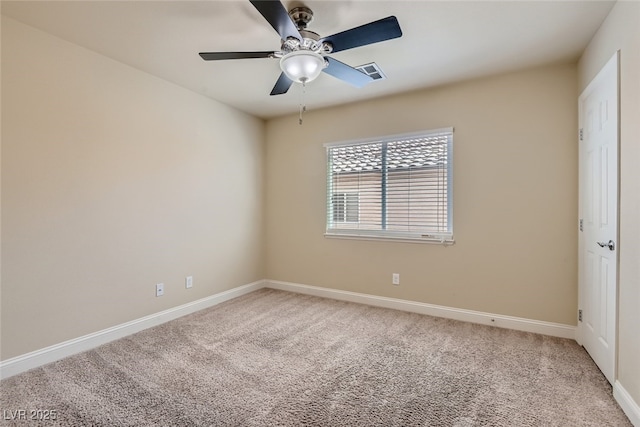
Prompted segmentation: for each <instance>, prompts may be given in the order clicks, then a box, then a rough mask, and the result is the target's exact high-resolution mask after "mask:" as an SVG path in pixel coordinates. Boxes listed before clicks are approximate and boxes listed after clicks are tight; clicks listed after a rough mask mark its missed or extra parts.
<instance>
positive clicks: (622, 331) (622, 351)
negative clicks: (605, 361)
mask: <svg viewBox="0 0 640 427" xmlns="http://www.w3.org/2000/svg"><path fill="white" fill-rule="evenodd" d="M617 50H620V95H621V96H620V238H619V244H618V248H619V252H618V253H619V263H620V271H619V277H618V279H619V302H620V303H619V311H618V316H619V317H618V325H619V335H618V381H619V382H620V384H622V386H623V387H624V388H625V389H626V390H627V391H628V392H629V394H630V395H631V397H632V398H633V399H634V400H635V402H636V404H638V405H640V262H639V261H640V168H639V167H638V166H639V165H640V3H639V2H631V1H619V2H618V3H616V5H615V6H614V8H613V9H612V10H611V13H610V14H609V16H608V17H607V19H606V20H605V22H604V23H603V24H602V27H601V28H600V30H599V31H598V33H597V34H596V35H595V37H594V38H593V40H591V43H589V46H588V47H587V49H586V50H585V52H584V54H583V56H582V58H581V59H580V62H579V64H578V76H579V88H580V91H582V90H584V88H586V86H587V85H588V84H589V82H590V81H591V79H593V77H595V75H596V74H597V73H598V71H599V70H600V69H601V68H602V67H603V66H604V64H605V63H606V62H607V61H608V60H609V59H610V58H611V57H612V56H613V55H614V54H615V52H616V51H617Z"/></svg>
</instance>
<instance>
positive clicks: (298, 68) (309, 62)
mask: <svg viewBox="0 0 640 427" xmlns="http://www.w3.org/2000/svg"><path fill="white" fill-rule="evenodd" d="M324 67H326V63H325V60H324V58H323V57H322V55H320V54H319V53H316V52H313V51H311V50H297V51H295V52H291V53H288V54H286V55H285V56H283V57H282V59H280V68H281V69H282V71H283V72H284V73H285V75H286V76H287V77H289V79H291V80H292V81H294V82H297V83H308V82H310V81H312V80H315V78H316V77H318V76H319V75H320V73H321V72H322V69H323V68H324Z"/></svg>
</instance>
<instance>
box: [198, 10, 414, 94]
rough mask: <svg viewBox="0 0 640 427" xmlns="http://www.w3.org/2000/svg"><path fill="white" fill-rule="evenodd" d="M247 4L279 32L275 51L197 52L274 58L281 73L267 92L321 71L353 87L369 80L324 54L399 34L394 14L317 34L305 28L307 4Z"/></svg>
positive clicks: (284, 88)
mask: <svg viewBox="0 0 640 427" xmlns="http://www.w3.org/2000/svg"><path fill="white" fill-rule="evenodd" d="M250 1H251V4H252V5H253V6H254V7H255V8H256V9H257V10H258V12H260V14H261V15H262V16H263V17H264V18H265V19H266V20H267V22H269V24H271V26H272V27H273V29H274V30H276V31H277V33H278V34H279V35H280V39H281V46H280V50H279V51H272V52H201V53H200V56H201V57H202V59H204V60H205V61H217V60H224V59H245V58H278V59H280V68H281V69H282V73H281V74H280V77H279V78H278V81H277V82H276V84H275V86H274V87H273V90H271V95H280V94H283V93H286V92H287V91H288V90H289V88H290V87H291V85H292V84H293V82H297V83H302V84H303V85H304V84H306V83H308V82H310V81H312V80H314V79H315V78H316V77H318V75H320V73H321V72H322V71H324V72H325V73H327V74H330V75H332V76H334V77H337V78H338V79H340V80H343V81H345V82H347V83H350V84H352V85H354V86H356V87H362V86H364V85H365V84H367V83H369V82H371V81H372V80H373V79H372V78H371V77H370V76H368V75H367V74H365V73H363V72H361V71H359V70H357V69H355V68H353V67H351V66H349V65H347V64H345V63H343V62H340V61H338V60H337V59H334V58H331V57H329V56H327V55H328V54H330V53H335V52H340V51H343V50H347V49H353V48H355V47H360V46H365V45H368V44H372V43H378V42H382V41H385V40H390V39H394V38H397V37H401V36H402V30H401V29H400V25H399V24H398V20H397V19H396V17H395V16H389V17H386V18H383V19H380V20H378V21H374V22H370V23H368V24H365V25H361V26H359V27H355V28H352V29H350V30H346V31H342V32H340V33H337V34H334V35H332V36H327V37H320V36H319V35H318V34H317V33H314V32H313V31H309V30H307V24H308V23H309V22H311V20H312V19H313V12H312V11H311V9H309V8H308V7H304V6H303V7H295V8H293V9H291V10H290V11H289V12H287V10H286V9H285V7H284V6H283V5H282V3H280V1H279V0H250Z"/></svg>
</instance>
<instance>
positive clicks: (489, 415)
mask: <svg viewBox="0 0 640 427" xmlns="http://www.w3.org/2000/svg"><path fill="white" fill-rule="evenodd" d="M0 390H1V391H2V395H1V397H0V407H1V408H2V410H3V414H4V416H3V420H2V422H4V423H5V424H9V425H12V424H14V425H19V426H24V425H29V424H30V423H32V422H31V421H28V420H27V421H24V420H17V421H14V422H12V421H9V420H6V419H4V418H10V416H9V415H10V414H14V413H15V412H9V411H16V410H25V411H27V412H26V414H27V417H29V415H30V411H31V410H42V411H55V412H53V413H54V414H55V416H56V418H57V419H56V420H55V421H46V422H41V423H39V424H37V425H65V426H66V425H73V426H83V425H87V426H88V425H91V426H124V425H126V426H172V425H175V426H227V425H232V426H270V425H280V426H299V425H321V426H374V425H375V426H412V425H420V426H457V427H462V426H563V427H565V426H630V425H631V424H630V422H629V421H628V419H627V418H626V417H625V415H624V414H623V412H622V410H621V409H620V408H619V407H618V406H617V404H616V403H615V401H614V399H613V397H612V392H611V386H610V385H609V383H608V382H607V381H606V379H605V378H604V377H603V375H602V374H601V373H600V371H599V370H598V368H597V367H596V366H595V365H594V363H593V362H592V361H591V359H590V358H589V356H588V355H587V353H586V352H585V351H584V350H583V349H582V348H581V347H579V346H578V345H577V344H576V343H575V342H574V341H571V340H567V339H559V338H552V337H547V336H542V335H536V334H531V333H525V332H517V331H511V330H506V329H499V328H492V327H488V326H482V325H475V324H470V323H463V322H457V321H453V320H446V319H439V318H434V317H429V316H423V315H418V314H412V313H405V312H400V311H394V310H388V309H382V308H375V307H369V306H364V305H359V304H353V303H346V302H340V301H333V300H327V299H322V298H317V297H311V296H305V295H298V294H292V293H288V292H282V291H276V290H271V289H262V290H259V291H256V292H253V293H251V294H248V295H245V296H243V297H240V298H237V299H235V300H232V301H228V302H226V303H223V304H221V305H218V306H216V307H213V308H210V309H207V310H203V311H200V312H198V313H194V314H192V315H189V316H186V317H183V318H180V319H178V320H175V321H172V322H169V323H166V324H164V325H161V326H158V327H155V328H152V329H148V330H146V331H143V332H140V333H138V334H135V335H132V336H130V337H128V338H125V339H121V340H118V341H115V342H112V343H110V344H107V345H104V346H102V347H99V348H97V349H95V350H92V351H88V352H86V353H83V354H79V355H76V356H73V357H70V358H67V359H64V360H61V361H59V362H56V363H53V364H50V365H47V366H45V367H42V368H37V369H34V370H32V371H29V372H26V373H24V374H21V375H18V376H15V377H12V378H8V379H6V380H3V381H2V382H0Z"/></svg>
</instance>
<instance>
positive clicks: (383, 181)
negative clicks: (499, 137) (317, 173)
mask: <svg viewBox="0 0 640 427" xmlns="http://www.w3.org/2000/svg"><path fill="white" fill-rule="evenodd" d="M452 144H453V129H452V128H448V129H439V130H435V131H425V132H421V133H418V134H409V135H399V136H391V137H384V138H378V139H375V140H367V141H357V142H346V143H332V144H326V145H325V146H326V148H327V229H326V234H327V235H328V236H343V237H364V238H366V237H370V238H397V239H419V240H425V241H440V242H451V241H452V239H453V227H452V224H453V217H452V201H453V197H452V190H453V188H452V156H451V154H452Z"/></svg>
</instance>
